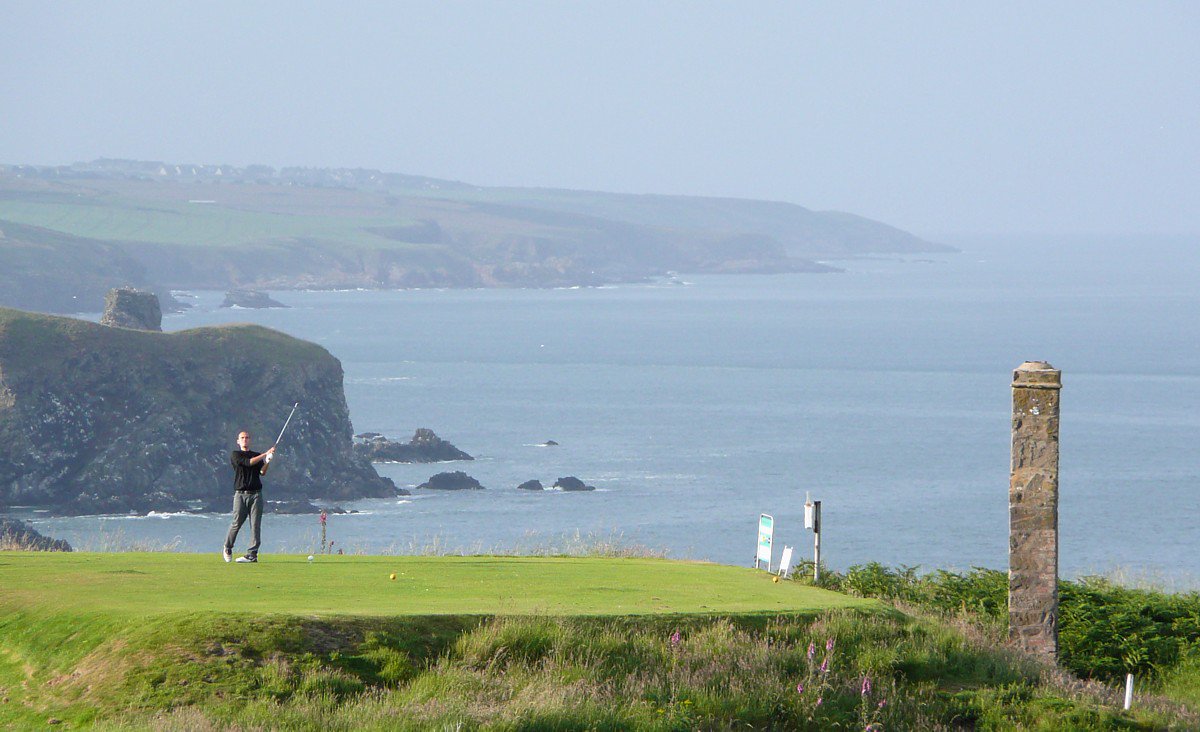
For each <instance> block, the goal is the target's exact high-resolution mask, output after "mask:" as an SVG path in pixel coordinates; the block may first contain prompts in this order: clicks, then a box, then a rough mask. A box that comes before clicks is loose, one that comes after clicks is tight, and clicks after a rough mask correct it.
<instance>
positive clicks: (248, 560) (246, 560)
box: [236, 554, 258, 564]
mask: <svg viewBox="0 0 1200 732" xmlns="http://www.w3.org/2000/svg"><path fill="white" fill-rule="evenodd" d="M236 561H237V563H238V564H253V563H255V562H257V561H258V557H252V556H250V555H249V554H247V555H246V556H244V557H238V558H237V560H236Z"/></svg>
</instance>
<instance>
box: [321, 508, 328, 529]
mask: <svg viewBox="0 0 1200 732" xmlns="http://www.w3.org/2000/svg"><path fill="white" fill-rule="evenodd" d="M328 520H329V514H327V513H325V511H324V510H322V511H321V525H322V526H324V525H325V522H326V521H328Z"/></svg>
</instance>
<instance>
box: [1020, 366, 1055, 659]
mask: <svg viewBox="0 0 1200 732" xmlns="http://www.w3.org/2000/svg"><path fill="white" fill-rule="evenodd" d="M1060 389H1062V372H1061V371H1058V370H1057V369H1055V368H1054V367H1053V366H1051V365H1050V364H1048V363H1046V362H1045V361H1026V362H1025V363H1023V364H1021V365H1020V366H1018V367H1017V369H1016V371H1014V372H1013V382H1012V390H1013V412H1012V468H1011V473H1010V475H1009V486H1008V511H1009V514H1008V515H1009V533H1008V637H1009V640H1010V641H1012V642H1014V643H1015V644H1016V645H1017V646H1018V647H1019V648H1022V649H1024V650H1026V651H1030V652H1031V653H1034V654H1037V655H1038V656H1041V657H1042V658H1044V659H1046V660H1047V661H1050V662H1051V663H1054V662H1056V661H1057V660H1058V398H1059V390H1060Z"/></svg>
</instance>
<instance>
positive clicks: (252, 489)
mask: <svg viewBox="0 0 1200 732" xmlns="http://www.w3.org/2000/svg"><path fill="white" fill-rule="evenodd" d="M299 407H300V402H296V404H295V405H294V406H293V407H292V411H291V412H290V413H289V414H288V418H287V420H286V421H284V423H283V429H281V430H279V437H276V438H275V444H274V445H271V447H270V448H268V449H267V451H266V452H255V451H253V450H251V449H250V433H249V432H247V431H246V430H242V431H241V432H239V433H238V436H237V444H238V449H236V450H234V451H233V453H231V454H230V456H229V463H230V464H231V465H233V488H234V491H233V523H231V524H230V525H229V534H228V536H226V537H225V550H224V551H223V552H221V556H222V557H223V558H224V559H225V561H226V562H230V561H233V543H234V542H235V541H237V535H238V531H239V530H240V529H241V528H242V524H243V523H245V522H246V518H247V517H249V518H250V532H251V536H250V548H249V549H247V550H246V555H245V556H243V557H238V558H237V560H238V563H239V564H248V563H253V562H257V561H258V545H259V543H260V533H259V528H260V527H261V525H262V510H263V504H262V478H261V477H260V476H263V475H266V474H267V469H268V468H270V467H271V458H272V457H273V456H274V455H275V448H276V447H278V446H279V443H280V442H281V441H282V440H283V433H284V432H287V428H288V425H289V424H291V423H292V417H293V416H295V414H296V410H297V409H299Z"/></svg>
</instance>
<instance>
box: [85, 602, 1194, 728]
mask: <svg viewBox="0 0 1200 732" xmlns="http://www.w3.org/2000/svg"><path fill="white" fill-rule="evenodd" d="M352 635H353V634H352ZM262 642H263V641H262V639H261V638H260V639H259V640H258V641H257V643H259V644H261V643H262ZM256 652H257V653H258V654H259V660H258V661H257V662H255V663H245V662H244V661H243V660H238V661H237V663H236V666H235V667H236V668H238V669H240V670H239V671H238V672H237V673H238V674H240V676H239V683H240V689H238V690H229V692H228V693H229V694H230V697H228V698H223V699H222V698H213V697H210V698H208V699H206V700H205V701H204V703H202V704H197V703H190V704H169V703H167V702H166V700H165V699H160V700H159V701H158V706H157V708H155V709H149V708H145V709H140V710H136V711H131V712H130V713H128V714H125V715H122V716H118V717H116V718H113V719H111V720H109V721H108V722H107V723H106V724H107V726H106V727H104V726H102V727H101V728H112V729H127V728H142V727H143V726H146V725H147V724H148V723H149V724H150V726H153V727H156V728H160V729H229V728H238V729H298V730H300V729H322V730H326V729H328V730H355V729H477V728H486V729H501V730H504V729H512V730H517V729H520V730H552V729H560V730H566V729H610V730H618V729H648V730H690V729H735V728H745V729H809V730H824V729H856V730H868V729H869V730H909V729H911V730H916V729H920V730H950V729H964V728H965V729H970V728H978V729H1110V728H1120V727H1128V728H1147V729H1148V728H1152V727H1153V728H1172V727H1174V728H1179V729H1185V728H1188V726H1187V725H1190V724H1195V723H1196V722H1197V721H1198V720H1197V718H1196V717H1194V716H1189V715H1188V713H1187V712H1186V711H1180V710H1175V711H1164V710H1141V711H1138V712H1135V713H1134V714H1132V715H1127V714H1124V713H1122V712H1120V711H1119V708H1118V707H1117V706H1116V705H1114V704H1113V703H1112V700H1110V699H1107V698H1101V697H1099V696H1097V695H1095V694H1094V693H1091V691H1089V689H1087V688H1076V689H1071V690H1069V691H1068V690H1066V689H1064V687H1062V686H1060V685H1055V684H1053V683H1049V682H1048V681H1047V671H1046V669H1045V668H1043V667H1041V666H1039V665H1038V664H1036V663H1034V662H1032V661H1029V660H1027V659H1023V658H1021V657H1019V656H1017V655H1015V654H1013V653H1011V652H1008V651H1004V650H1002V649H1000V650H998V649H997V648H996V647H994V646H993V645H992V644H991V642H990V639H988V638H984V637H977V636H972V635H970V634H964V633H962V632H960V631H959V630H958V629H956V628H953V627H948V626H945V625H941V624H938V623H932V622H929V621H925V620H914V619H912V618H906V617H903V616H900V615H892V616H881V615H862V614H857V613H845V612H841V613H829V614H825V615H822V616H820V617H818V618H816V619H813V618H798V617H770V618H768V617H740V618H739V617H727V618H704V617H677V618H649V619H647V618H642V619H565V618H539V617H524V618H495V619H490V620H484V621H482V622H479V623H477V624H474V625H471V624H467V625H464V626H462V628H461V629H460V632H458V634H457V635H456V636H453V637H447V639H446V642H445V643H444V644H440V645H438V644H435V645H432V646H428V647H426V648H424V649H422V648H420V647H417V646H414V645H413V644H412V643H411V637H410V636H408V635H406V634H405V633H403V632H399V631H398V630H397V629H392V630H391V631H389V632H385V631H377V632H368V633H365V634H361V635H356V636H354V637H353V638H350V637H349V636H348V637H347V638H346V639H344V641H343V642H342V643H341V644H340V645H338V646H337V647H336V648H330V649H326V651H324V652H323V653H313V652H307V653H295V652H293V653H292V654H290V656H288V657H286V658H285V657H283V656H281V655H278V654H271V653H269V652H266V649H265V648H263V647H261V646H260V647H258V648H257V651H256ZM224 653H226V654H227V656H228V655H229V654H232V655H233V657H234V658H235V659H244V654H243V653H242V650H241V649H235V648H225V649H224ZM223 658H224V657H223ZM156 663H158V662H157V661H156V662H154V663H152V664H151V670H150V672H149V674H150V675H151V676H153V675H154V673H155V671H154V668H155V664H156ZM225 666H227V667H229V665H228V663H226V664H225ZM168 668H169V667H168ZM230 668H234V667H230ZM140 673H142V674H143V676H144V675H145V674H146V673H147V672H145V671H143V672H140ZM156 678H157V677H156ZM159 680H160V683H159V685H158V688H160V689H171V688H178V686H179V682H180V679H178V678H176V677H175V676H173V675H172V673H171V672H170V671H169V670H166V671H164V673H163V674H162V676H161V678H160V679H159ZM218 683H219V682H218ZM144 688H145V687H143V689H144ZM127 698H131V699H134V700H136V699H138V698H139V697H138V695H137V694H131V695H129V696H128V697H127ZM140 698H142V699H145V698H146V696H145V693H143V695H142V696H141V697H140Z"/></svg>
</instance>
